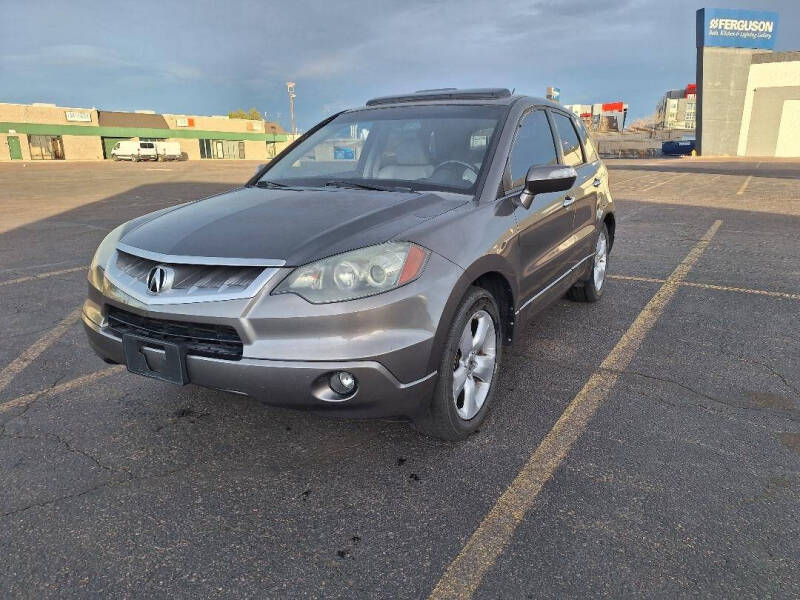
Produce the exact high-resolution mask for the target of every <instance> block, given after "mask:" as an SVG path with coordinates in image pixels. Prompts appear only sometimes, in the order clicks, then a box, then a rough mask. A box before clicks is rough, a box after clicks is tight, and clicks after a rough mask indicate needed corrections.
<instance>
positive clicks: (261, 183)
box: [256, 179, 288, 188]
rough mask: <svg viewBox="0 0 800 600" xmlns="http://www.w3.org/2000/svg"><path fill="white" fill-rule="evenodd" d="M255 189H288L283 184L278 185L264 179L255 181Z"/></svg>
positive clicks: (275, 182)
mask: <svg viewBox="0 0 800 600" xmlns="http://www.w3.org/2000/svg"><path fill="white" fill-rule="evenodd" d="M256 187H260V188H285V187H288V186H287V185H286V184H285V183H278V182H277V181H267V180H266V179H259V180H258V181H256Z"/></svg>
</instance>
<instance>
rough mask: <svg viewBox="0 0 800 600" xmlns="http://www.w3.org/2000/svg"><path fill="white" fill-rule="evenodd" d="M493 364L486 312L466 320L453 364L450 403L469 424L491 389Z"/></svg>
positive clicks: (494, 339) (492, 336)
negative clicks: (453, 404) (451, 399)
mask: <svg viewBox="0 0 800 600" xmlns="http://www.w3.org/2000/svg"><path fill="white" fill-rule="evenodd" d="M496 361H497V334H496V330H495V325H494V321H493V320H492V317H491V316H490V315H489V313H488V312H486V311H485V310H479V311H477V312H476V313H475V314H473V315H472V317H470V318H469V319H468V320H467V323H466V325H465V326H464V331H463V332H462V333H461V338H460V339H459V342H458V350H457V351H456V356H455V360H454V361H453V402H455V405H456V412H457V413H458V416H459V417H461V418H462V419H464V420H465V421H469V420H470V419H472V418H473V417H474V416H475V415H477V414H478V412H479V411H480V410H481V407H482V406H483V403H484V402H485V401H486V397H487V396H488V395H489V390H490V389H491V384H492V377H493V376H494V367H495V362H496Z"/></svg>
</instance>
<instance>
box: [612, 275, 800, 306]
mask: <svg viewBox="0 0 800 600" xmlns="http://www.w3.org/2000/svg"><path fill="white" fill-rule="evenodd" d="M608 278H609V279H617V280H620V281H643V282H647V283H663V282H664V281H666V279H658V278H657V277H636V276H634V275H609V276H608ZM678 285H681V286H686V287H695V288H700V289H703V290H718V291H720V292H741V293H742V294H756V295H758V296H769V297H770V298H784V299H785V300H800V294H791V293H789V292H773V291H770V290H754V289H751V288H742V287H735V286H730V285H714V284H712V283H699V282H696V281H681V282H680V283H679V284H678Z"/></svg>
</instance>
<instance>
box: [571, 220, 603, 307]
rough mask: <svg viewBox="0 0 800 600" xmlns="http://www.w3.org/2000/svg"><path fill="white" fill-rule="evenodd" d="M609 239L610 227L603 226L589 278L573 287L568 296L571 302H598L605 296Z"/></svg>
mask: <svg viewBox="0 0 800 600" xmlns="http://www.w3.org/2000/svg"><path fill="white" fill-rule="evenodd" d="M608 248H609V237H608V227H606V226H605V224H603V228H602V229H601V230H600V234H599V235H598V236H597V242H596V243H595V249H594V257H593V258H592V268H591V271H590V272H589V277H587V278H586V279H584V280H583V281H579V282H578V283H576V284H575V286H574V287H572V288H571V289H570V290H569V292H568V293H567V295H568V296H569V298H570V300H576V301H578V302H597V301H598V300H600V298H602V296H603V290H604V289H605V283H606V270H607V269H608Z"/></svg>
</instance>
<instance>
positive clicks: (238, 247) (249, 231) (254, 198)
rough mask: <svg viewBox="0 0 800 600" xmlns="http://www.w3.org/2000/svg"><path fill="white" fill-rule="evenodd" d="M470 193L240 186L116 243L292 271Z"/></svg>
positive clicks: (146, 222)
mask: <svg viewBox="0 0 800 600" xmlns="http://www.w3.org/2000/svg"><path fill="white" fill-rule="evenodd" d="M470 198H471V197H470V196H466V195H463V194H454V193H443V192H424V193H412V192H383V191H371V190H354V189H345V188H331V189H262V188H255V187H248V188H240V189H236V190H233V191H230V192H227V193H224V194H220V195H219V196H214V197H212V198H208V199H206V200H201V201H198V202H193V203H190V204H185V205H183V206H179V207H176V208H174V209H172V210H167V211H160V212H158V213H154V215H153V216H152V218H149V219H148V218H147V217H144V218H142V219H139V220H137V222H136V223H135V224H133V227H131V228H130V229H129V230H128V231H126V232H125V234H124V235H123V236H122V237H121V238H120V242H121V243H123V244H125V245H126V246H128V247H132V248H135V249H139V250H144V251H145V252H155V253H159V254H165V255H172V256H183V257H210V258H221V259H237V258H238V259H247V260H248V262H250V263H251V264H252V263H254V262H256V261H259V260H263V261H265V263H269V261H274V260H283V261H285V262H286V265H287V266H299V265H303V264H306V263H309V262H312V261H314V260H317V259H320V258H324V257H326V256H331V255H333V254H338V253H340V252H345V251H347V250H354V249H356V248H362V247H364V246H371V245H373V244H379V243H382V242H386V241H388V240H391V239H393V237H394V236H396V235H398V234H399V233H401V232H403V231H405V230H407V229H410V228H412V227H414V226H416V225H418V224H419V223H421V222H422V221H426V220H428V219H431V218H434V217H436V216H438V215H441V214H442V213H445V212H448V211H450V210H453V209H455V208H457V207H458V206H461V205H463V204H465V203H466V202H468V201H469V200H470Z"/></svg>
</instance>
